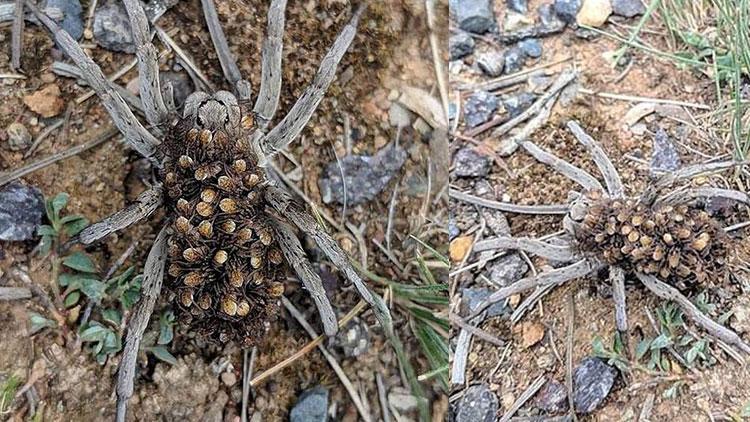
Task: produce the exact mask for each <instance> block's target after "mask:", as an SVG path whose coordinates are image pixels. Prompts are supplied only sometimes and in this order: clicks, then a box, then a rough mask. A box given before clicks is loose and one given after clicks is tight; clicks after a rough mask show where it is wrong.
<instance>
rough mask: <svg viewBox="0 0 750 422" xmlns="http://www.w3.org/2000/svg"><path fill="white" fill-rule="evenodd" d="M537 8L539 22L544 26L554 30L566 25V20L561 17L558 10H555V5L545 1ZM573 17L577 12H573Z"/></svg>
mask: <svg viewBox="0 0 750 422" xmlns="http://www.w3.org/2000/svg"><path fill="white" fill-rule="evenodd" d="M536 10H537V14H538V15H539V24H540V25H541V27H542V28H545V29H547V30H552V29H557V28H560V27H563V26H565V21H563V20H562V19H560V17H559V16H558V14H557V12H555V7H554V5H552V4H549V3H545V4H542V5H540V6H539V7H538V8H537V9H536ZM576 12H577V11H576ZM573 17H574V18H575V14H573Z"/></svg>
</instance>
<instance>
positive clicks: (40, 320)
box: [29, 312, 57, 334]
mask: <svg viewBox="0 0 750 422" xmlns="http://www.w3.org/2000/svg"><path fill="white" fill-rule="evenodd" d="M29 320H30V321H31V334H35V333H38V332H39V331H41V330H43V329H45V328H55V327H57V323H55V321H52V320H50V319H47V318H45V317H43V316H41V315H39V314H38V313H36V312H30V313H29Z"/></svg>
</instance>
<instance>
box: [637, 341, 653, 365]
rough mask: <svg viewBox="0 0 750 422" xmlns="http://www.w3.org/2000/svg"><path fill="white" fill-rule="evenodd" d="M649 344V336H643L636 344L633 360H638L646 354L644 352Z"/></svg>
mask: <svg viewBox="0 0 750 422" xmlns="http://www.w3.org/2000/svg"><path fill="white" fill-rule="evenodd" d="M649 346H651V339H650V338H644V339H643V340H641V341H640V342H639V343H638V346H636V348H635V360H636V361H639V360H641V358H643V356H645V355H646V352H648V351H649Z"/></svg>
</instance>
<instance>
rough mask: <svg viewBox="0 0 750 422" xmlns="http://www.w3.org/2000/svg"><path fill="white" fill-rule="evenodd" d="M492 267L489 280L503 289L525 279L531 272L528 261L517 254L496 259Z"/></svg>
mask: <svg viewBox="0 0 750 422" xmlns="http://www.w3.org/2000/svg"><path fill="white" fill-rule="evenodd" d="M491 265H492V266H491V267H490V275H489V278H490V280H492V282H493V283H496V284H498V285H500V286H502V287H505V286H509V285H511V284H513V283H515V282H516V281H518V280H520V279H522V278H523V276H524V274H526V272H527V271H528V270H529V266H528V264H526V261H524V260H523V258H521V255H519V254H517V253H511V254H508V255H505V256H501V257H500V258H498V259H496V260H495V261H494V262H493V263H492V264H491Z"/></svg>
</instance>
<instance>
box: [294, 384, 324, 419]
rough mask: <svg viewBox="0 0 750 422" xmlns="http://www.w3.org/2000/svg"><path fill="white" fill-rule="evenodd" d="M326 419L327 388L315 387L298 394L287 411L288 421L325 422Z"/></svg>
mask: <svg viewBox="0 0 750 422" xmlns="http://www.w3.org/2000/svg"><path fill="white" fill-rule="evenodd" d="M327 420H328V390H327V389H325V388H323V387H315V388H311V389H309V390H306V391H305V392H303V393H302V394H300V396H299V398H298V399H297V403H295V404H294V407H293V408H292V411H291V412H289V421H290V422H326V421H327Z"/></svg>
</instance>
